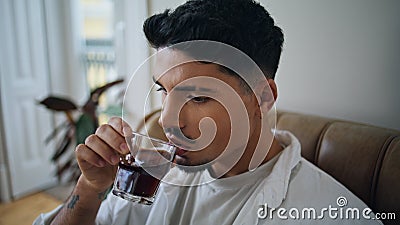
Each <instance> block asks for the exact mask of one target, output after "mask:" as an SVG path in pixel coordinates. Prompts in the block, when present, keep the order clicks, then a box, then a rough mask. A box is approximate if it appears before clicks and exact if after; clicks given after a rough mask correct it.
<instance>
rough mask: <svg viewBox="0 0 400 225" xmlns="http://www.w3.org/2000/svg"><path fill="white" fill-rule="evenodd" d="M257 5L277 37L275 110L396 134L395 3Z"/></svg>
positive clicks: (399, 22) (399, 18) (284, 0)
mask: <svg viewBox="0 0 400 225" xmlns="http://www.w3.org/2000/svg"><path fill="white" fill-rule="evenodd" d="M261 3H262V5H264V6H266V8H267V9H268V10H269V11H270V13H271V15H272V16H273V17H274V19H275V21H276V22H277V23H278V25H280V26H281V27H282V29H283V30H284V33H285V45H284V51H283V55H282V59H281V64H280V69H279V71H278V74H277V83H278V88H279V93H280V96H279V100H278V104H277V105H278V107H279V108H282V109H286V110H291V111H299V112H305V113H312V114H317V115H322V116H329V117H335V118H341V119H346V120H354V121H359V122H364V123H370V124H375V125H378V126H384V127H390V128H396V129H400V119H399V116H400V100H399V99H400V92H399V89H398V86H399V85H400V77H399V72H400V62H399V59H400V42H399V41H400V15H399V14H398V9H399V8H400V1H397V0H385V1H373V0H353V1H347V0H335V1H331V0H303V1H288V0H262V1H261Z"/></svg>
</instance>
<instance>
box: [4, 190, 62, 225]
mask: <svg viewBox="0 0 400 225" xmlns="http://www.w3.org/2000/svg"><path fill="white" fill-rule="evenodd" d="M59 204H61V201H59V200H58V199H56V198H54V197H53V196H51V195H48V194H46V193H43V192H42V193H37V194H33V195H30V196H27V197H24V198H21V199H19V200H17V201H14V202H11V203H5V204H3V203H1V204H0V225H28V224H32V222H33V221H34V220H35V218H36V217H37V216H38V215H39V214H40V213H43V212H48V211H51V210H52V209H54V208H55V207H57V206H58V205H59Z"/></svg>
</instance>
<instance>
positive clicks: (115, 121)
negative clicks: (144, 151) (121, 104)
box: [108, 117, 132, 137]
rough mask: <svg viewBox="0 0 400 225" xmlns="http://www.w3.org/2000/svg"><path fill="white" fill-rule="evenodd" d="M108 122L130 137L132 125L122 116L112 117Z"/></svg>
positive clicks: (123, 134)
mask: <svg viewBox="0 0 400 225" xmlns="http://www.w3.org/2000/svg"><path fill="white" fill-rule="evenodd" d="M108 124H109V125H110V126H112V127H113V128H114V129H115V130H116V131H117V132H118V133H120V134H121V135H122V136H124V137H129V136H131V135H132V128H131V126H129V124H128V123H127V122H125V121H124V120H123V119H122V118H120V117H112V118H111V119H110V120H109V121H108Z"/></svg>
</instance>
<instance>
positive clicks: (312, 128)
mask: <svg viewBox="0 0 400 225" xmlns="http://www.w3.org/2000/svg"><path fill="white" fill-rule="evenodd" d="M158 117H159V111H156V112H155V113H154V114H153V115H149V116H148V117H147V118H146V121H147V122H146V128H147V130H148V131H149V135H152V136H154V137H158V138H161V139H166V138H165V136H164V134H163V132H162V130H161V128H160V127H159V126H158V124H157V120H158ZM140 128H141V129H143V127H142V126H141V127H140ZM277 128H278V129H280V130H289V131H291V132H292V133H293V134H294V135H295V136H296V137H297V138H298V139H299V140H300V143H301V146H302V155H303V157H304V158H306V159H307V160H309V161H310V162H312V163H314V164H315V165H316V166H318V167H319V168H321V169H322V170H324V171H325V172H327V173H328V174H330V175H331V176H333V177H334V178H336V179H337V180H338V181H339V182H341V183H342V184H343V185H345V186H346V187H347V188H348V189H349V190H351V191H352V192H353V193H354V194H356V195H357V196H358V197H359V198H361V199H362V200H363V201H364V202H365V203H366V204H367V205H368V206H369V207H370V208H371V209H372V210H373V211H374V212H385V213H395V214H396V215H395V216H396V218H397V219H396V220H383V222H384V223H385V224H400V222H399V221H400V131H397V130H391V129H386V128H381V127H375V126H371V125H366V124H360V123H354V122H350V121H342V120H336V119H331V118H324V117H319V116H313V115H305V114H300V113H293V112H283V111H279V110H278V113H277Z"/></svg>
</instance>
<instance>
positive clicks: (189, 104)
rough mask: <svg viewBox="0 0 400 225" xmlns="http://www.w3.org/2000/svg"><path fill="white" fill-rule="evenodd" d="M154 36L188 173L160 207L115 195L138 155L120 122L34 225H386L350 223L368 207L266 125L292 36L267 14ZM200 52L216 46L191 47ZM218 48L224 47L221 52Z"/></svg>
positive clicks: (210, 3)
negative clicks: (62, 197) (126, 159)
mask: <svg viewBox="0 0 400 225" xmlns="http://www.w3.org/2000/svg"><path fill="white" fill-rule="evenodd" d="M143 28H144V32H145V35H146V37H147V39H148V41H149V42H150V44H151V45H152V46H153V47H154V48H155V49H157V51H158V52H159V54H158V55H157V57H156V60H157V65H158V68H161V69H160V71H156V72H155V74H156V75H155V76H154V80H155V83H156V84H157V85H159V89H158V90H159V91H160V92H161V93H162V95H163V110H162V114H161V117H160V121H159V122H160V125H161V126H162V127H163V129H164V131H165V134H166V136H167V138H168V139H169V140H170V141H171V142H172V143H174V144H175V145H177V146H178V147H179V148H178V151H177V153H176V154H177V156H176V159H175V162H176V164H177V167H175V168H173V169H171V171H170V172H169V174H167V176H166V178H165V182H163V183H162V184H161V186H160V189H159V191H158V195H157V197H156V200H155V202H154V203H153V205H151V206H146V205H141V204H136V203H131V202H128V201H125V200H123V199H120V198H118V197H116V196H113V195H112V194H109V195H107V193H108V190H109V187H110V186H111V185H112V183H113V180H114V177H115V173H116V167H117V165H118V162H119V155H120V154H126V153H129V149H128V147H127V145H126V143H125V139H124V129H126V128H127V124H125V122H124V121H123V120H122V119H121V118H112V119H111V120H110V121H109V122H108V124H106V125H102V126H100V127H99V129H98V130H97V131H96V133H95V134H93V135H91V136H89V137H88V138H87V139H86V141H85V144H81V145H79V146H78V147H77V148H76V157H77V160H78V163H79V166H80V168H81V170H82V175H81V177H80V178H79V180H78V182H77V184H76V187H75V189H74V191H73V193H72V194H71V197H70V198H69V199H68V200H67V202H66V203H65V204H64V205H63V206H60V207H58V208H57V209H56V210H54V211H53V212H51V213H49V214H45V215H41V216H40V217H39V218H38V219H37V220H36V222H35V224H50V223H51V224H95V223H96V224H269V223H271V224H292V223H295V222H299V223H303V224H313V223H324V224H325V223H330V224H339V223H340V224H367V223H371V224H374V223H377V224H379V223H380V222H379V221H376V220H365V218H363V217H361V216H359V219H354V218H353V219H352V218H349V219H348V218H347V217H346V218H344V217H345V215H347V214H348V212H347V211H345V210H344V209H346V208H343V207H344V206H345V205H344V204H342V203H340V205H339V201H338V202H337V200H339V197H340V198H341V199H340V200H346V201H347V206H348V207H351V208H352V209H353V208H356V209H359V210H360V211H361V210H363V209H364V208H367V206H366V205H365V204H364V203H362V202H361V201H360V200H359V199H358V198H357V197H355V196H354V195H353V194H352V193H351V192H349V191H348V190H347V189H345V188H344V187H343V186H342V185H341V184H339V183H338V182H337V181H335V180H334V179H333V178H331V177H330V176H329V175H327V174H325V173H324V172H323V171H321V170H319V169H318V168H316V167H315V166H314V165H312V164H311V163H309V162H307V161H306V160H305V159H303V158H301V156H300V144H299V142H298V140H297V139H296V138H295V137H294V136H293V135H292V134H290V133H289V132H285V131H276V132H275V134H274V135H272V134H273V131H272V132H271V131H270V130H271V129H270V128H269V126H268V125H266V123H264V119H265V118H266V117H267V114H266V113H267V112H269V111H270V110H271V109H272V108H273V107H272V105H273V103H274V102H275V100H276V98H277V87H276V84H275V82H274V77H275V73H276V71H277V68H278V64H279V58H280V54H281V49H282V43H283V34H282V31H281V29H280V28H279V27H277V26H275V25H274V21H273V19H272V18H271V17H270V15H269V14H268V12H267V11H266V10H265V9H264V8H263V7H262V6H260V5H259V4H258V3H256V2H254V1H251V0H194V1H189V2H186V3H185V4H183V5H182V6H180V7H178V8H177V9H176V10H174V11H168V10H167V11H165V12H164V13H161V14H157V15H154V16H152V17H150V18H149V19H147V20H146V21H145V23H144V27H143ZM196 40H202V41H204V40H206V41H210V42H209V43H208V44H209V45H207V44H205V45H204V42H202V41H200V44H199V45H197V42H195V43H192V42H191V41H196ZM215 42H217V43H222V45H218V44H217V45H216V47H215V48H214V46H215ZM181 43H188V44H187V45H186V44H184V45H183V46H181V45H180V44H181ZM226 45H229V46H232V47H233V48H234V49H236V50H238V51H240V52H242V53H244V54H245V55H247V56H248V57H249V58H250V59H251V60H252V62H254V65H257V66H258V67H259V69H260V71H261V72H262V74H263V76H262V78H263V79H259V78H257V79H253V78H254V77H253V75H254V74H259V73H258V72H257V71H256V70H257V69H255V68H254V67H253V65H252V64H251V62H250V63H249V64H247V63H242V61H241V60H238V61H235V60H231V59H232V58H235V59H243V60H245V57H243V58H242V57H241V55H240V53H238V55H236V53H232V54H222V55H223V56H224V57H221V54H220V52H221V49H223V48H224V46H226ZM193 46H195V47H194V48H195V50H194V51H191V50H190V48H192V47H193ZM202 46H206V47H205V48H204V49H202ZM207 46H211V47H208V48H207ZM188 49H189V50H188ZM198 49H202V51H197V50H198ZM227 51H229V50H227ZM210 52H211V53H210ZM202 54H205V55H206V57H203V55H202ZM221 58H228V59H227V60H226V61H224V60H223V59H222V60H221ZM188 59H195V60H188ZM204 59H205V60H204ZM230 60H231V61H230ZM224 62H225V63H226V62H227V64H224ZM235 62H236V63H235ZM238 65H239V66H238ZM249 65H250V66H249ZM243 68H245V69H243ZM254 71H256V72H254ZM250 74H251V75H250ZM254 76H256V75H254ZM243 115H245V116H246V117H245V118H243V117H242V116H243ZM193 143H194V144H193ZM104 198H106V199H104ZM346 213H347V214H346ZM351 213H353V211H352V212H351ZM370 216H373V215H370Z"/></svg>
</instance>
